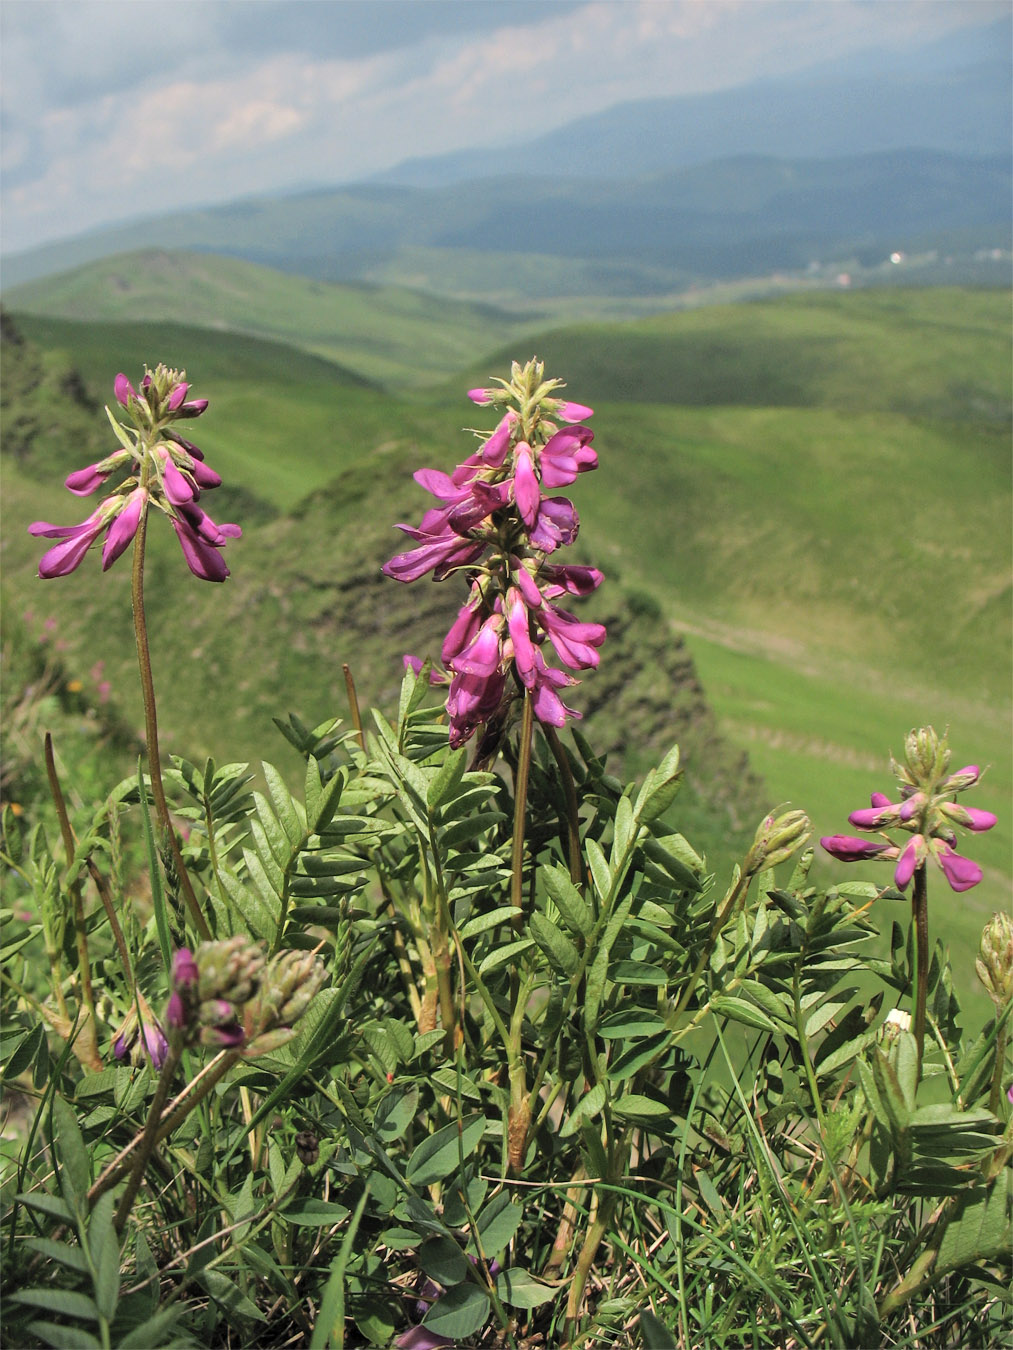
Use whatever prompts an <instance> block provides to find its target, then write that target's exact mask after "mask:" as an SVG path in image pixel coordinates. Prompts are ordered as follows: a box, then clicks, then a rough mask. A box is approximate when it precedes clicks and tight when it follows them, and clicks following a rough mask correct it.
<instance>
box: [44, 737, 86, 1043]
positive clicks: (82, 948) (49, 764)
mask: <svg viewBox="0 0 1013 1350" xmlns="http://www.w3.org/2000/svg"><path fill="white" fill-rule="evenodd" d="M44 746H45V757H46V777H47V778H48V779H49V791H50V793H51V794H52V797H53V804H54V806H55V807H56V814H57V817H58V819H59V821H60V834H61V835H62V837H63V848H64V852H65V853H66V855H67V867H68V868H70V866H71V865H72V863H73V861H74V851H75V847H76V845H75V840H74V831H73V830H72V828H71V824H70V816H69V815H68V814H67V803H66V801H65V800H64V796H63V789H62V788H61V787H60V776H59V774H58V773H57V771H56V757H55V755H54V753H53V738H52V736H51V735H50V734H49V732H48V731H47V732H46V738H45V742H44ZM69 889H70V896H71V902H72V904H73V907H74V938H75V941H76V943H77V968H78V974H79V976H80V980H81V1002H82V1003H83V1004H84V1007H85V1012H86V1014H87V1017H88V1019H89V1022H90V1024H91V1032H90V1035H91V1038H92V1039H94V1035H95V1027H96V1026H97V1025H98V1023H97V1022H96V1019H95V992H94V989H93V988H92V982H91V958H90V957H89V955H88V932H87V928H86V926H85V920H84V901H83V899H82V896H81V883H80V881H77V880H75V881H72V882H71V883H70V887H69ZM61 997H62V995H61Z"/></svg>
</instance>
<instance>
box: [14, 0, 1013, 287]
mask: <svg viewBox="0 0 1013 1350" xmlns="http://www.w3.org/2000/svg"><path fill="white" fill-rule="evenodd" d="M1011 36H1013V25H1011V22H1010V21H1009V20H1003V21H1001V22H999V23H997V24H994V25H991V26H988V27H985V28H971V29H967V30H964V31H960V32H957V33H955V34H953V35H951V37H950V38H948V39H947V40H946V41H945V42H937V43H934V44H930V45H929V46H926V47H922V48H919V49H917V50H915V51H912V52H909V53H907V54H906V55H905V56H900V55H898V54H896V53H888V52H866V53H859V54H856V55H855V56H852V57H850V58H847V59H846V60H843V61H841V60H836V59H835V58H834V57H833V54H832V53H828V58H827V62H826V64H825V66H823V67H820V68H816V69H810V70H808V71H805V72H802V73H801V74H797V75H794V76H789V77H782V78H779V79H776V80H768V81H763V82H758V83H754V84H750V85H745V86H741V87H739V88H735V89H728V90H721V91H718V92H714V93H709V94H702V95H696V96H692V97H681V98H671V99H651V100H643V101H639V102H628V103H623V104H620V105H617V106H614V107H612V108H610V109H608V110H607V111H605V112H602V113H598V114H596V115H594V116H592V117H585V118H581V119H579V120H577V121H574V122H572V123H570V124H568V125H567V126H564V127H562V128H559V129H557V130H555V131H552V132H550V133H548V134H546V135H544V136H542V137H540V138H538V139H536V140H533V141H530V142H527V143H525V144H521V145H515V146H511V147H507V148H501V149H474V150H466V151H461V152H459V153H456V154H451V155H442V156H439V157H436V158H431V159H417V160H412V161H410V162H407V163H405V164H402V165H400V166H398V167H397V168H396V169H393V170H390V171H389V172H387V173H384V174H382V175H378V176H377V177H376V178H374V179H372V180H370V181H369V182H365V183H357V184H352V185H346V186H342V187H320V188H314V189H312V190H306V191H301V192H298V193H289V194H287V195H275V196H265V197H260V198H255V199H244V200H239V201H234V202H230V203H228V204H226V205H222V206H217V207H211V208H208V209H204V210H191V211H185V212H177V213H173V214H167V215H161V216H157V217H152V218H148V219H143V220H139V221H134V222H129V223H126V224H122V225H119V226H116V227H112V228H107V229H100V230H95V231H92V232H90V233H88V234H86V235H81V236H78V237H77V238H74V239H70V240H67V241H62V242H59V243H56V244H50V245H46V246H44V247H41V248H38V249H32V250H29V251H27V252H23V253H20V254H14V255H7V256H5V257H4V259H3V284H4V286H5V288H9V287H12V286H17V285H18V284H20V283H23V282H27V281H31V280H33V279H35V278H38V277H45V276H47V275H50V274H52V273H56V272H62V271H66V270H68V269H70V268H72V267H76V266H79V265H81V264H83V263H87V262H91V261H94V260H96V259H99V258H103V257H107V256H109V255H112V254H118V253H122V252H128V251H134V250H138V249H151V248H169V249H181V248H182V249H193V250H202V251H208V252H215V253H225V254H230V255H232V256H234V257H239V258H244V259H247V260H250V261H255V262H259V263H263V264H266V265H269V266H271V267H275V268H279V269H282V270H285V271H289V272H297V273H300V274H302V275H304V276H307V277H311V278H316V279H323V280H329V281H344V282H349V281H351V282H356V281H370V282H379V283H393V284H400V285H407V286H412V287H414V288H416V289H422V290H426V289H428V290H432V291H436V292H438V293H443V294H450V295H457V296H467V297H472V298H473V297H477V296H480V295H483V294H485V295H488V296H490V298H492V299H494V300H497V301H500V302H507V303H514V304H516V303H518V302H521V303H523V302H524V301H525V300H528V301H530V300H532V299H534V298H536V297H544V296H546V295H549V296H552V295H555V296H580V295H587V294H592V295H593V294H597V295H613V296H665V295H671V294H673V293H675V292H679V291H683V290H685V289H687V288H689V287H692V286H698V285H702V284H703V285H705V284H708V283H712V282H714V281H716V280H734V279H736V278H743V277H754V276H763V275H769V274H770V273H773V272H777V271H797V270H799V269H805V268H807V267H809V266H810V265H812V264H814V263H828V264H839V265H841V266H845V267H847V266H855V265H866V266H868V265H872V264H875V263H878V262H882V261H883V260H884V259H885V258H886V257H888V256H889V254H890V253H893V252H906V253H911V252H921V253H925V252H931V251H933V250H936V251H938V252H939V253H940V254H944V255H945V254H959V255H961V256H962V257H963V258H965V259H966V258H968V257H973V256H974V254H975V253H983V252H984V253H986V254H987V253H989V252H991V251H992V250H996V249H997V250H1000V251H1001V252H1005V251H1008V249H1009V236H1010V209H1009V206H1010V199H1011V186H1010V164H1011V159H1013V80H1011V78H1010V58H1009V52H1010V46H1011ZM1007 275H1008V274H1007ZM936 279H940V278H936ZM946 279H947V280H951V281H952V280H969V279H977V278H974V277H968V276H967V275H963V276H961V277H956V276H953V275H950V276H948V277H947V278H946ZM991 279H992V280H993V281H995V280H1001V279H1003V273H1002V270H1001V267H1000V270H999V271H998V272H997V273H996V275H994V276H992V277H991Z"/></svg>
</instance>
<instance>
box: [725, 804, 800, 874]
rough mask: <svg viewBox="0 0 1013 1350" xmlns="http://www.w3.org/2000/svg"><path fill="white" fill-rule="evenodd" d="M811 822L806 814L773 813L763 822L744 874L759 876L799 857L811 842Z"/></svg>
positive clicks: (745, 864)
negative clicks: (801, 849)
mask: <svg viewBox="0 0 1013 1350" xmlns="http://www.w3.org/2000/svg"><path fill="white" fill-rule="evenodd" d="M809 835H810V822H809V817H808V816H807V815H806V813H805V812H804V811H783V812H781V814H780V815H778V814H776V813H774V812H771V814H770V815H769V816H766V817H765V818H764V819H763V820H762V821H761V822H760V826H759V828H758V829H757V831H756V835H755V837H754V839H753V844H752V847H751V848H750V850H749V852H748V853H747V854H746V860H745V863H744V864H743V868H742V870H743V872H744V873H745V875H747V876H755V875H756V873H757V872H759V871H761V870H762V869H763V868H765V867H776V866H777V864H778V863H782V862H785V861H786V860H787V859H788V858H790V857H791V855H792V854H793V853H796V852H797V851H798V850H799V849H800V848H801V847H802V846H803V844H805V843H806V841H807V840H808V839H809Z"/></svg>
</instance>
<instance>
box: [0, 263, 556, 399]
mask: <svg viewBox="0 0 1013 1350" xmlns="http://www.w3.org/2000/svg"><path fill="white" fill-rule="evenodd" d="M5 303H6V304H8V305H9V306H10V307H11V308H12V309H16V310H18V311H19V312H24V313H30V314H37V315H43V316H48V317H50V318H53V317H58V318H65V319H78V320H83V321H85V322H88V323H94V322H96V321H97V322H101V323H109V324H120V323H129V322H144V323H145V324H151V323H158V324H160V325H168V324H186V325H188V326H190V327H194V328H206V329H209V330H210V331H211V332H212V333H216V334H218V335H219V339H220V341H221V340H225V341H228V340H230V339H231V337H232V335H234V334H240V335H248V336H252V337H257V338H261V339H264V340H266V341H269V342H271V341H273V342H280V343H284V344H286V345H287V346H289V347H292V348H295V349H296V350H298V351H300V352H309V353H310V354H314V355H318V356H321V357H323V358H325V360H327V361H331V362H335V363H337V364H338V365H342V364H344V365H346V366H347V367H348V368H349V370H352V371H354V372H355V373H356V374H357V375H359V376H360V377H362V378H363V379H365V380H370V381H378V382H380V383H383V384H387V385H389V386H390V387H391V388H393V389H398V388H405V387H407V388H413V387H417V386H422V385H426V384H431V383H433V382H434V381H438V380H440V379H442V378H445V377H446V375H447V373H448V372H449V371H451V370H458V369H460V368H461V367H462V366H464V365H466V364H467V363H468V362H469V361H470V360H471V359H472V358H473V356H474V354H475V352H476V351H487V350H489V349H490V348H492V347H494V346H498V345H499V344H500V343H502V342H503V341H505V340H508V339H510V340H512V339H513V338H514V337H519V336H520V334H521V333H529V332H531V331H532V328H533V327H539V326H541V325H542V324H543V323H544V318H542V317H541V316H538V317H537V318H536V317H535V316H532V315H528V316H526V317H525V316H517V315H516V314H510V313H507V312H506V311H505V310H500V309H497V308H496V307H495V306H492V305H489V304H476V303H472V302H467V301H459V300H449V299H443V298H440V297H439V296H436V295H429V294H425V293H423V292H421V291H418V290H411V289H408V288H406V287H396V286H377V285H366V284H363V285H338V284H336V283H332V282H326V281H313V280H310V279H308V278H306V277H301V276H295V275H292V274H290V273H287V272H279V271H275V270H274V269H273V268H269V267H261V266H259V265H257V264H255V263H248V262H243V261H241V260H239V259H237V258H225V257H220V256H218V255H215V254H203V253H172V252H167V251H155V252H141V253H128V254H121V255H118V256H117V257H115V258H109V259H105V260H103V261H101V262H96V263H90V264H88V265H87V266H85V267H80V268H75V269H74V270H73V271H71V272H66V273H61V274H60V275H59V276H57V277H47V278H45V279H44V280H42V281H36V282H29V283H27V284H25V285H24V286H18V287H14V288H13V289H12V290H11V291H9V292H8V294H7V295H6V296H5ZM225 334H228V335H229V338H228V339H225V338H224V335H225ZM254 364H257V363H256V361H255V362H254ZM287 364H288V362H287V361H285V360H283V361H282V362H281V365H282V367H284V366H285V365H287Z"/></svg>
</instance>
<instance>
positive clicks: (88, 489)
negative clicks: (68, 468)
mask: <svg viewBox="0 0 1013 1350" xmlns="http://www.w3.org/2000/svg"><path fill="white" fill-rule="evenodd" d="M108 476H109V475H108V474H105V473H101V472H100V471H99V468H98V465H96V464H89V465H88V467H87V468H86V469H76V470H75V471H74V472H73V473H69V474H68V475H67V477H66V478H65V479H64V480H63V481H64V484H65V485H66V486H67V487H68V488H70V490H71V492H73V493H74V495H75V496H77V497H87V496H90V494H91V493H93V492H94V491H95V490H96V488H100V487H101V486H102V484H103V483H104V482H105V481H106V478H107V477H108Z"/></svg>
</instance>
